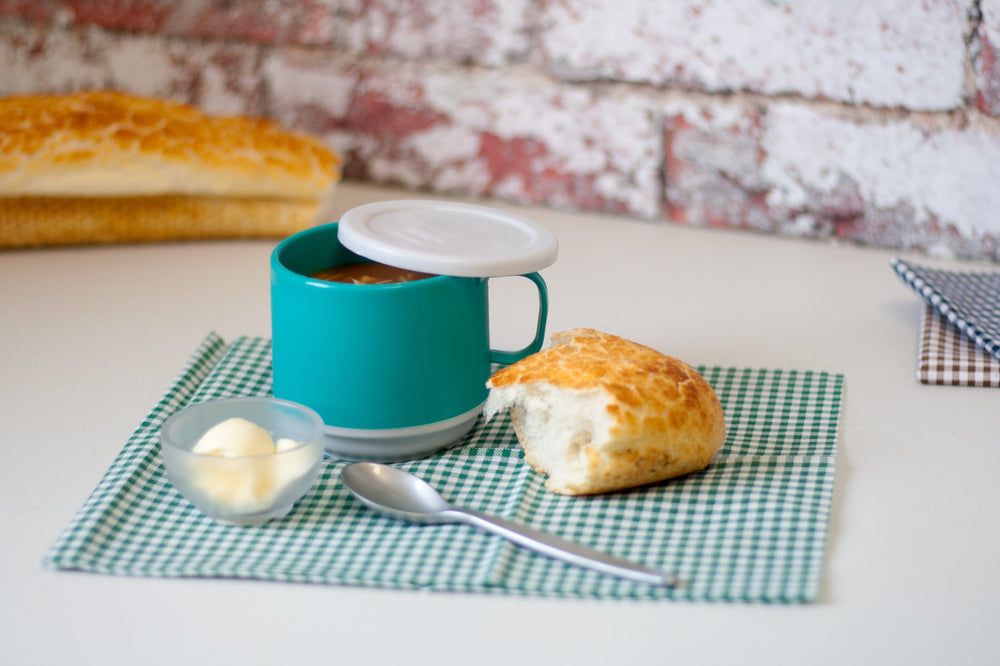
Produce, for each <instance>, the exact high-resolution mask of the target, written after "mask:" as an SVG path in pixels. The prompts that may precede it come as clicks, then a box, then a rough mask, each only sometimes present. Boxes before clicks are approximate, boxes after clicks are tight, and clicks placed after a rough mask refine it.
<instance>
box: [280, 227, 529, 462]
mask: <svg viewBox="0 0 1000 666" xmlns="http://www.w3.org/2000/svg"><path fill="white" fill-rule="evenodd" d="M364 261H369V260H368V259H366V258H365V257H362V256H360V255H358V254H356V253H354V252H352V251H351V250H349V249H348V248H347V247H345V246H344V245H343V244H342V243H341V241H340V240H339V237H338V224H337V223H331V224H323V225H320V226H316V227H313V228H310V229H307V230H305V231H302V232H299V233H297V234H295V235H292V236H290V237H288V238H286V239H285V240H283V241H282V242H281V243H279V244H278V246H277V247H276V248H275V250H274V252H273V253H272V255H271V266H270V268H271V334H272V340H273V380H274V395H275V397H277V398H281V399H284V400H290V401H293V402H297V403H300V404H303V405H306V406H308V407H310V408H312V409H313V410H315V411H316V412H318V413H319V415H320V416H321V417H322V418H323V421H324V423H325V424H326V448H327V450H329V451H330V452H331V453H333V454H335V455H338V456H340V457H343V458H348V459H352V460H381V461H393V460H405V459H409V458H415V457H421V456H423V455H427V454H429V453H432V452H433V451H436V450H439V449H442V448H446V447H447V446H448V445H449V444H452V443H454V442H456V441H457V440H459V439H461V437H462V436H464V435H465V434H466V433H467V432H468V431H469V430H470V429H471V428H472V427H473V426H474V425H475V422H476V419H477V418H478V416H479V414H480V411H481V408H482V404H483V402H484V401H485V399H486V395H487V389H486V386H485V384H486V380H487V379H488V378H489V376H490V374H491V372H492V364H493V363H502V364H506V363H512V362H514V361H517V360H519V359H521V358H524V357H525V356H527V355H529V354H532V353H534V352H537V351H538V350H539V349H541V347H542V343H543V340H544V332H545V323H546V317H547V312H548V294H547V290H546V286H545V282H544V280H543V279H542V277H541V276H540V275H539V274H538V273H537V272H535V273H529V274H526V275H523V276H522V277H525V278H527V279H529V280H531V281H532V282H533V283H534V284H535V286H536V287H537V291H538V316H537V319H536V322H535V335H534V338H533V339H532V341H531V343H530V344H529V345H528V346H527V347H525V348H524V349H521V350H518V351H498V350H494V349H491V348H490V331H489V292H488V279H489V278H480V277H452V276H446V275H437V276H434V277H430V278H425V279H422V280H416V281H412V282H400V283H393V284H377V285H372V284H350V283H343V282H329V281H325V280H320V279H317V278H311V277H309V275H310V274H313V273H315V272H317V271H320V270H323V269H327V268H330V267H333V266H339V265H343V264H350V263H357V262H364Z"/></svg>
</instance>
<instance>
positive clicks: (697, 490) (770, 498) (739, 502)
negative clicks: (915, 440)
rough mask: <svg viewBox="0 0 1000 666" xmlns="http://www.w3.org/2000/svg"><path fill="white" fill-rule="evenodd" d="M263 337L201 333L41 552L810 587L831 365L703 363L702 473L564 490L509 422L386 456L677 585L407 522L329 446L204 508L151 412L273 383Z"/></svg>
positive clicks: (158, 415) (837, 383) (151, 561)
mask: <svg viewBox="0 0 1000 666" xmlns="http://www.w3.org/2000/svg"><path fill="white" fill-rule="evenodd" d="M270 353H271V348H270V341H269V340H266V339H262V338H250V337H244V338H239V339H237V340H236V341H234V342H233V343H232V344H229V345H227V344H226V343H225V342H223V341H222V340H221V339H220V338H219V337H218V336H216V335H214V334H213V335H210V336H209V337H208V338H207V339H206V340H205V341H204V342H203V343H202V345H201V346H200V347H199V348H198V350H197V351H196V352H195V353H194V355H193V356H192V357H191V360H190V361H189V362H188V364H187V366H186V367H185V368H184V370H183V371H182V372H181V374H180V375H179V376H178V378H177V379H176V380H175V382H174V383H173V384H172V385H171V387H170V388H169V389H168V391H167V392H166V393H165V395H164V396H163V398H162V399H161V400H160V402H159V403H157V404H156V405H155V406H154V408H153V409H152V411H151V412H150V413H149V415H148V416H147V417H146V418H145V419H144V420H143V421H142V423H141V424H140V425H139V427H138V428H137V429H136V430H135V432H134V433H133V435H132V436H131V437H130V439H129V440H128V442H127V443H126V445H125V447H124V448H123V449H122V451H121V453H120V454H119V455H118V457H117V458H116V459H115V461H114V463H113V464H112V465H111V467H110V469H109V470H108V472H107V474H106V475H105V477H104V478H103V479H102V480H101V482H100V483H99V484H98V486H97V488H96V489H95V490H94V492H93V493H92V494H91V496H90V497H89V498H88V499H87V501H86V502H85V504H84V505H83V507H82V508H81V509H80V511H79V512H78V514H77V515H76V517H75V518H74V519H73V521H72V522H71V523H70V525H69V526H68V527H67V528H66V529H65V530H64V532H63V533H62V534H61V535H60V536H59V538H58V540H57V541H56V543H55V544H54V545H53V546H52V548H51V549H50V551H49V552H48V554H47V555H46V557H45V564H46V566H48V567H50V568H57V569H77V570H84V571H92V572H101V573H109V574H121V575H143V576H188V577H198V576H201V577H217V578H252V579H264V580H277V581H299V582H311V583H334V584H344V585H363V586H379V587H392V588H402V589H431V590H442V591H464V592H480V593H500V594H517V595H533V596H555V597H572V598H581V597H582V598H608V599H646V600H655V599H685V600H726V601H753V602H805V601H811V600H814V599H815V598H816V595H817V591H818V587H819V580H820V573H821V569H822V564H823V556H824V551H825V543H826V533H827V523H828V518H829V513H830V501H831V495H832V490H833V476H834V462H835V456H836V449H837V424H838V419H839V414H840V402H841V393H842V387H843V378H842V376H841V375H836V374H830V373H823V372H808V371H807V372H801V371H772V370H738V369H733V368H700V371H701V372H702V374H703V375H704V376H705V378H706V379H707V380H708V381H709V382H710V383H711V384H712V385H713V387H714V388H715V390H716V392H717V393H718V394H719V397H720V399H721V400H722V403H723V406H724V409H725V413H726V421H727V424H728V434H727V437H726V443H725V445H724V447H723V449H722V450H721V451H720V452H719V454H718V456H717V458H716V460H715V461H714V462H713V463H712V465H710V466H709V467H708V468H707V469H706V470H704V471H703V472H700V473H696V474H692V475H689V476H687V477H683V478H680V479H675V480H672V481H668V482H665V483H661V484H656V485H653V486H649V487H645V488H640V489H634V490H630V491H627V492H621V493H613V494H608V495H602V496H598V497H577V498H573V497H563V496H559V495H554V494H552V493H549V492H547V491H546V490H544V487H543V482H544V479H543V478H542V477H541V476H540V475H539V474H537V473H535V472H534V471H532V470H531V468H530V467H529V466H528V465H527V464H526V463H525V462H524V460H523V457H522V454H521V450H520V448H519V447H517V446H516V440H515V438H514V434H513V431H512V429H511V427H510V423H509V420H507V419H502V418H497V419H494V420H493V421H492V422H490V423H489V424H484V423H482V422H480V423H479V424H477V426H476V427H475V428H474V429H473V431H472V432H471V433H470V434H469V435H468V436H467V437H466V438H465V439H464V440H463V441H462V442H460V443H459V444H458V445H457V446H456V447H454V448H452V449H450V450H448V451H446V452H443V453H440V454H438V455H435V456H432V457H430V458H426V459H423V460H417V461H412V462H407V463H400V464H399V467H401V468H404V469H407V470H409V471H412V472H415V473H417V474H419V475H420V476H422V477H424V478H425V479H427V480H428V481H429V482H430V483H431V484H432V485H434V486H435V487H436V488H438V489H439V490H440V491H441V492H442V494H443V495H444V496H445V497H446V498H448V499H449V500H451V501H453V502H456V503H458V504H461V505H466V506H469V507H472V508H476V509H479V510H481V511H484V512H488V513H494V514H497V515H500V516H504V517H506V518H510V519H514V520H519V521H523V522H525V523H528V524H530V525H533V526H534V527H536V528H539V529H543V530H547V531H550V532H554V533H557V534H560V535H562V536H565V537H568V538H571V539H576V540H579V541H581V542H584V543H587V544H589V545H591V546H594V547H597V548H600V549H603V550H606V551H609V552H611V553H614V554H616V555H619V556H622V557H626V558H631V559H634V560H636V561H640V562H643V563H646V564H649V565H652V566H658V567H661V568H663V569H667V570H672V571H675V572H677V573H678V574H679V575H680V576H681V577H682V578H683V579H684V580H685V581H686V584H685V585H684V586H682V587H679V588H676V589H666V588H662V587H654V586H648V585H644V584H640V583H634V582H631V581H626V580H622V579H618V578H614V577H611V576H606V575H602V574H599V573H596V572H592V571H589V570H584V569H580V568H577V567H572V566H569V565H566V564H563V563H561V562H558V561H555V560H551V559H548V558H545V557H542V556H540V555H537V554H535V553H532V552H530V551H527V550H524V549H521V548H518V547H516V546H513V545H511V544H509V543H507V542H506V541H504V540H502V539H500V538H498V537H494V536H491V535H489V534H487V533H485V532H481V531H478V530H475V529H474V528H471V527H468V526H464V525H435V526H425V525H411V524H407V523H403V522H400V521H396V520H393V519H390V518H387V517H384V516H381V515H379V514H377V513H375V512H373V511H371V510H368V509H366V508H364V507H363V506H362V505H361V504H360V502H358V501H356V500H355V499H354V498H353V497H352V496H351V495H350V494H349V493H348V491H347V490H346V489H345V488H344V487H343V486H342V485H341V484H340V482H339V473H340V469H341V468H342V467H343V465H344V464H345V463H344V462H343V461H339V460H333V459H329V460H327V461H325V463H324V469H323V471H322V473H321V475H320V478H319V480H318V482H317V483H316V485H315V486H314V487H313V489H312V490H311V491H310V492H309V493H307V495H306V496H305V497H304V498H303V499H302V500H301V501H300V502H299V503H298V504H297V505H296V506H295V508H294V509H293V511H292V512H291V513H290V514H289V515H288V516H286V517H284V518H282V519H279V520H274V521H271V522H269V523H267V524H265V525H260V526H249V527H237V526H232V525H224V524H220V523H216V522H213V521H212V520H210V519H209V518H207V517H205V516H203V515H202V514H201V513H199V512H198V511H197V510H196V509H195V508H194V507H193V506H192V505H190V504H189V503H188V502H187V501H186V500H184V499H183V498H182V497H181V496H180V495H179V494H178V493H177V492H176V491H175V490H174V488H173V487H172V486H171V484H170V482H169V480H168V479H167V477H166V473H165V471H164V469H163V466H162V462H161V459H160V453H159V427H160V425H161V424H162V423H163V421H164V420H165V419H166V418H167V417H168V416H169V415H170V414H172V413H174V412H175V411H177V410H178V409H180V408H181V407H183V406H184V405H186V404H189V403H191V402H194V401H200V400H208V399H213V398H221V397H229V396H235V395H267V394H269V393H270V390H271V384H270V380H271V365H270V362H271V355H270Z"/></svg>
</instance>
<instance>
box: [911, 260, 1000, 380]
mask: <svg viewBox="0 0 1000 666" xmlns="http://www.w3.org/2000/svg"><path fill="white" fill-rule="evenodd" d="M891 263H892V268H893V270H895V271H896V274H897V275H898V276H899V277H900V279H902V280H903V282H905V283H906V284H907V285H908V286H909V287H910V288H912V289H913V290H914V291H916V292H917V293H918V294H919V295H920V296H921V298H923V299H924V302H925V303H926V310H925V312H924V315H923V319H922V321H921V326H920V348H919V352H918V364H917V379H918V380H919V381H920V382H922V383H924V384H950V385H963V386H1000V271H986V272H963V271H948V270H942V269H934V268H927V267H924V266H917V265H915V264H911V263H909V262H906V261H903V260H902V259H893V260H892V262H891Z"/></svg>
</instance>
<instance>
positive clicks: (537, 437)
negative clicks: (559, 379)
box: [485, 382, 614, 488]
mask: <svg viewBox="0 0 1000 666" xmlns="http://www.w3.org/2000/svg"><path fill="white" fill-rule="evenodd" d="M610 402H611V396H610V395H609V394H608V393H607V392H606V391H604V390H603V389H600V388H594V389H578V390H565V389H560V388H558V387H556V386H553V385H551V384H548V383H546V382H534V383H531V384H520V385H516V386H511V387H505V388H502V389H494V390H493V391H491V392H490V395H489V397H488V398H487V401H486V406H485V413H486V418H487V419H490V418H492V417H493V416H494V415H496V414H497V413H499V412H503V411H507V410H509V409H510V410H512V412H511V420H512V424H513V426H514V432H515V434H516V435H517V439H518V441H519V442H520V443H521V447H522V448H523V449H524V456H525V460H527V461H528V464H530V465H531V466H532V467H534V468H535V469H537V470H539V471H543V472H548V473H549V479H548V482H547V483H548V484H549V485H550V486H551V487H560V488H562V487H566V488H570V487H579V486H581V485H585V484H586V477H587V473H588V469H589V466H588V460H589V457H588V451H593V450H597V449H601V448H604V447H605V446H606V445H607V443H608V441H609V439H610V438H611V429H612V427H613V426H614V419H612V418H611V414H610V412H609V411H608V405H609V404H610Z"/></svg>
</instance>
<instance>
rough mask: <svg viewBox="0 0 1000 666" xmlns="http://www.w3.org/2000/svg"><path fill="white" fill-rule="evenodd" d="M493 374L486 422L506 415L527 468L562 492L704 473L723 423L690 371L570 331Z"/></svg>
mask: <svg viewBox="0 0 1000 666" xmlns="http://www.w3.org/2000/svg"><path fill="white" fill-rule="evenodd" d="M552 341H553V343H554V346H552V347H549V348H548V349H545V350H542V351H540V352H538V353H537V354H533V355H531V356H529V357H527V358H525V359H523V360H521V361H518V362H517V363H515V364H513V365H511V366H509V367H507V368H504V369H502V370H500V371H498V372H496V373H495V374H494V375H493V376H492V377H491V378H490V379H489V381H488V382H487V384H486V385H487V388H489V396H488V398H487V400H486V405H485V408H484V411H485V415H486V418H487V419H490V418H492V417H493V416H494V415H496V414H497V413H499V412H502V411H505V410H508V409H512V420H513V425H514V431H515V433H516V435H517V439H518V441H519V443H520V444H521V446H522V448H523V449H524V457H525V459H526V460H527V461H528V463H529V464H530V465H531V466H532V467H534V468H535V469H536V470H538V471H539V472H541V473H544V474H547V475H548V479H547V480H546V488H548V489H549V490H550V491H552V492H554V493H560V494H564V495H586V494H593V493H604V492H609V491H613V490H621V489H624V488H630V487H633V486H639V485H643V484H647V483H653V482H656V481H662V480H664V479H669V478H671V477H675V476H680V475H682V474H687V473H689V472H693V471H696V470H700V469H702V468H704V467H706V466H707V465H708V464H709V463H710V462H711V460H712V456H714V455H715V452H716V451H718V449H719V447H720V446H722V442H723V440H724V439H725V435H726V425H725V420H724V418H723V414H722V406H721V405H720V403H719V398H718V396H716V395H715V391H713V390H712V387H711V386H709V385H708V383H707V382H706V381H705V380H704V379H703V378H702V377H701V375H699V374H698V373H697V372H696V371H695V370H694V369H693V368H691V367H689V366H687V365H686V364H684V363H683V362H681V361H679V360H677V359H675V358H671V357H669V356H665V355H663V354H661V353H659V352H657V351H655V350H653V349H650V348H649V347H645V346H643V345H640V344H636V343H634V342H630V341H628V340H625V339H623V338H620V337H617V336H614V335H608V334H606V333H601V332H599V331H594V330H591V329H584V328H578V329H575V330H573V331H570V332H569V333H556V334H555V335H553V336H552Z"/></svg>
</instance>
